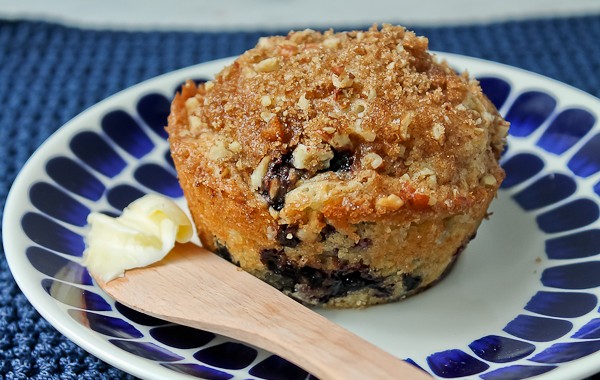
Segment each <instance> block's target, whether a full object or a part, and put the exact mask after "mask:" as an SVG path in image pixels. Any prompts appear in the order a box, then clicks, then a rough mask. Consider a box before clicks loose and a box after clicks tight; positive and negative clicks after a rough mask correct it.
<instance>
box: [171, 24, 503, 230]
mask: <svg viewBox="0 0 600 380" xmlns="http://www.w3.org/2000/svg"><path fill="white" fill-rule="evenodd" d="M427 49H428V40H427V38H424V37H418V36H416V35H415V34H414V33H413V32H411V31H408V30H406V29H405V28H403V27H400V26H391V25H383V27H382V28H381V29H380V28H378V27H377V26H373V27H371V28H370V29H369V30H367V31H351V32H343V33H334V32H333V31H332V30H329V31H326V32H324V33H320V32H316V31H313V30H304V31H298V32H290V33H289V34H288V35H287V36H275V37H268V38H261V39H260V40H259V42H258V44H257V46H256V47H255V48H253V49H251V50H249V51H247V52H245V53H244V54H243V55H241V56H240V57H239V58H238V59H236V60H235V62H234V63H233V64H231V65H230V66H228V67H226V68H225V69H224V70H223V71H221V72H220V73H219V74H217V76H216V78H215V79H214V80H213V81H209V82H206V83H204V84H200V85H198V86H196V85H195V84H194V83H193V82H188V83H187V84H186V85H185V86H184V87H183V88H182V91H181V93H180V94H179V95H177V96H176V98H175V100H174V107H173V108H172V110H173V112H172V114H171V115H170V120H169V127H168V130H169V135H170V140H171V144H172V151H173V154H174V155H180V156H181V157H191V156H194V157H195V159H193V160H190V165H192V164H193V165H195V167H193V168H192V167H190V168H189V170H192V171H195V172H196V180H197V181H198V182H202V183H203V184H205V185H207V186H209V187H214V188H215V189H227V190H226V191H227V192H228V193H229V196H233V197H236V194H237V195H238V196H239V197H240V200H241V202H242V200H243V201H246V200H245V199H246V198H247V196H248V192H251V193H253V194H254V198H253V200H252V202H258V203H261V202H262V203H264V207H268V208H269V210H270V212H271V215H272V216H273V217H274V218H275V219H281V220H282V221H281V222H280V223H288V224H292V223H299V222H300V223H308V219H310V217H309V216H307V215H309V214H310V212H311V210H318V211H319V212H320V213H322V215H323V217H325V218H326V219H327V220H328V221H333V223H334V224H336V225H338V226H339V225H341V224H344V223H353V221H364V220H373V221H376V220H377V218H378V217H379V216H382V215H386V214H387V215H388V217H389V214H396V215H397V217H398V218H404V219H406V218H418V217H419V216H418V215H417V216H415V213H414V211H419V213H425V214H427V213H428V212H437V213H439V212H442V213H444V212H449V213H450V212H456V211H457V210H458V209H460V208H463V207H469V206H470V205H472V204H473V203H474V202H478V201H479V200H480V199H482V198H484V197H483V194H482V192H483V193H485V192H488V191H494V192H495V191H496V188H497V184H498V183H500V181H501V180H502V179H503V176H504V174H503V172H502V170H501V169H500V168H499V167H498V165H497V159H498V157H499V155H500V153H501V151H502V149H503V146H504V143H505V136H506V133H507V129H508V123H506V122H505V121H504V120H503V119H502V118H501V117H500V115H499V114H498V112H497V110H496V109H495V107H494V106H493V105H492V103H491V102H490V101H489V100H488V99H487V98H486V97H485V95H483V93H482V91H481V88H480V86H479V84H478V82H477V81H475V80H472V79H470V78H469V76H468V74H462V75H459V74H456V73H455V72H454V70H453V69H452V68H451V67H450V66H449V65H448V64H447V63H446V62H444V61H438V59H437V58H436V57H435V56H434V55H432V54H430V53H429V52H428V50H427ZM198 152H202V153H198ZM198 155H201V156H202V157H200V158H198V157H197V156H198ZM198 159H199V160H200V167H198ZM215 180H216V181H218V182H220V183H219V184H218V185H217V184H213V185H214V186H212V185H210V182H214V181H215ZM241 184H243V185H244V186H246V188H247V190H242V189H241V187H243V186H241ZM488 188H489V189H488ZM219 191H221V190H219ZM328 223H329V222H328Z"/></svg>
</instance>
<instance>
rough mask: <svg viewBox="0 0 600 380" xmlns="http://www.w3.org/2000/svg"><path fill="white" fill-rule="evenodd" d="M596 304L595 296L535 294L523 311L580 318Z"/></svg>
mask: <svg viewBox="0 0 600 380" xmlns="http://www.w3.org/2000/svg"><path fill="white" fill-rule="evenodd" d="M597 304H598V299H597V298H596V296H595V295H593V294H589V293H574V292H547V291H541V292H537V293H536V294H535V295H534V296H533V297H532V298H531V299H530V300H529V302H527V305H525V310H529V311H531V312H533V313H538V314H543V315H547V316H549V317H558V318H575V317H581V316H582V315H585V314H587V313H589V312H590V311H592V310H594V308H595V307H596V305H597Z"/></svg>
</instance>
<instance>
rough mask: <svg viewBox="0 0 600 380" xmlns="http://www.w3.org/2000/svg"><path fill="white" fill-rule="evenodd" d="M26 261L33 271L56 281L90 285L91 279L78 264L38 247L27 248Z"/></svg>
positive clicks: (85, 270)
mask: <svg viewBox="0 0 600 380" xmlns="http://www.w3.org/2000/svg"><path fill="white" fill-rule="evenodd" d="M26 254H27V259H29V262H30V263H31V265H33V267H34V268H35V269H37V270H38V271H40V272H41V273H43V274H45V275H47V276H50V277H53V278H54V279H56V280H61V281H65V282H68V283H71V284H80V285H92V277H91V276H90V274H89V273H88V271H87V269H86V268H85V267H83V266H81V265H80V264H78V263H76V262H74V261H71V260H68V259H66V258H64V257H62V256H60V255H57V254H56V253H54V252H51V251H48V250H46V249H44V248H40V247H29V248H27V251H26Z"/></svg>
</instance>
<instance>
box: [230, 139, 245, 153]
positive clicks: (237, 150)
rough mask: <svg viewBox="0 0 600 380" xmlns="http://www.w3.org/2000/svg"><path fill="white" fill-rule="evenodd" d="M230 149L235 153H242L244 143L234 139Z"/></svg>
mask: <svg viewBox="0 0 600 380" xmlns="http://www.w3.org/2000/svg"><path fill="white" fill-rule="evenodd" d="M229 150H230V151H232V152H233V153H240V152H241V151H242V144H240V143H239V142H237V141H233V142H231V143H230V144H229Z"/></svg>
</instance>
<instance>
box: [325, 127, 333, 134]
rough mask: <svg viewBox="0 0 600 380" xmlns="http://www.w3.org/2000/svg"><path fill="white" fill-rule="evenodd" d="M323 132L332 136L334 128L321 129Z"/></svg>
mask: <svg viewBox="0 0 600 380" xmlns="http://www.w3.org/2000/svg"><path fill="white" fill-rule="evenodd" d="M323 132H325V133H329V134H334V133H335V128H334V127H323Z"/></svg>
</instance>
